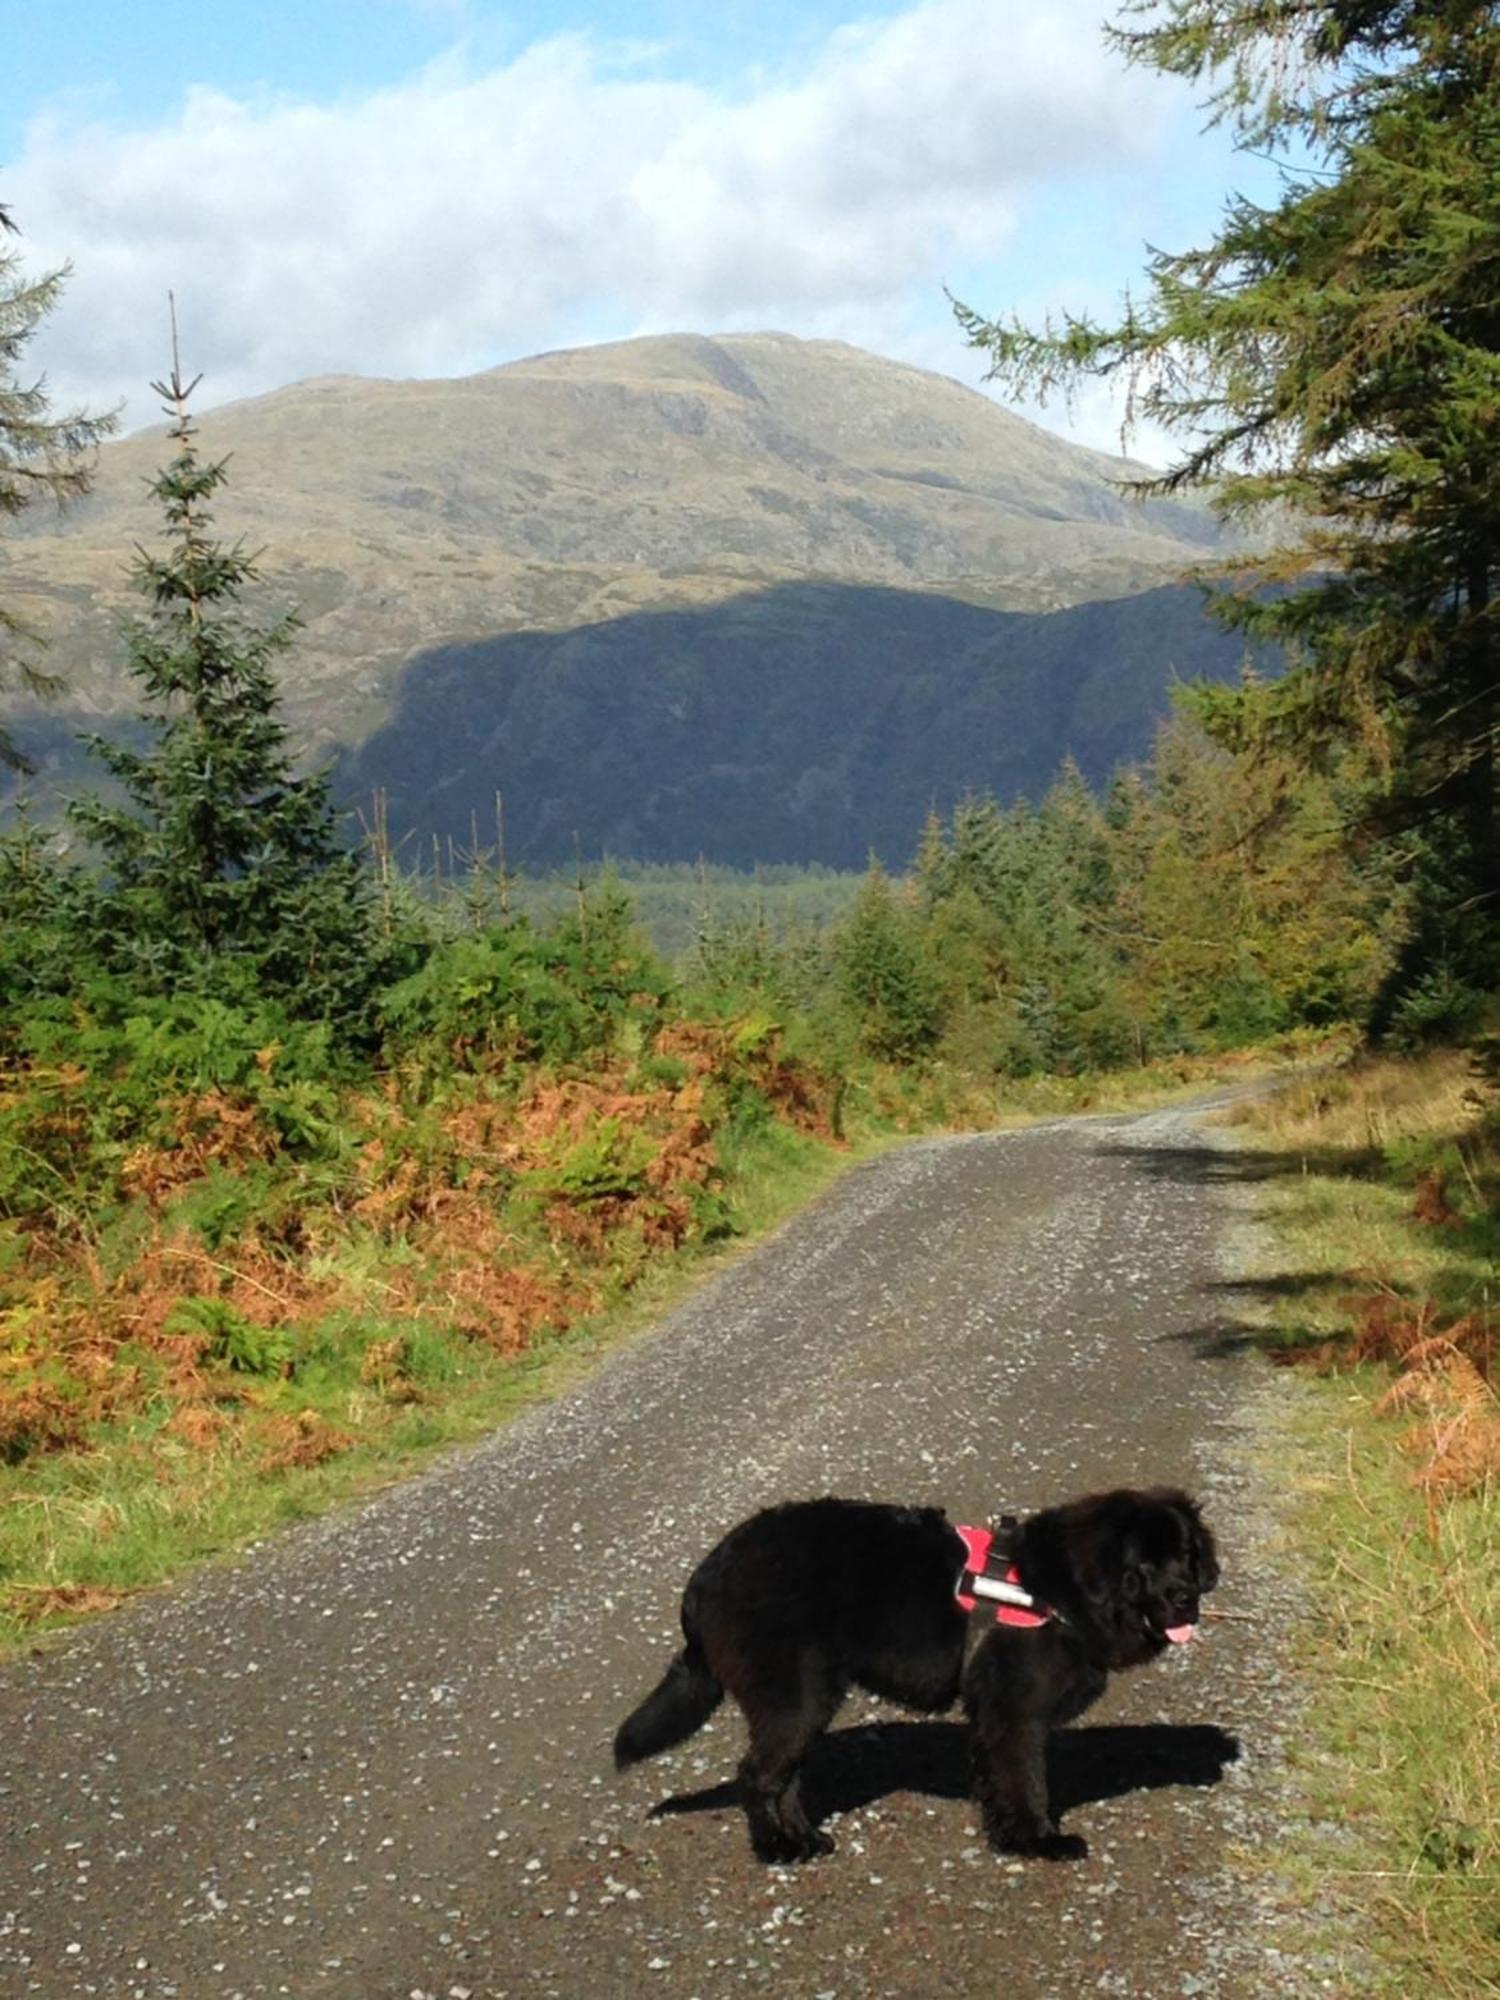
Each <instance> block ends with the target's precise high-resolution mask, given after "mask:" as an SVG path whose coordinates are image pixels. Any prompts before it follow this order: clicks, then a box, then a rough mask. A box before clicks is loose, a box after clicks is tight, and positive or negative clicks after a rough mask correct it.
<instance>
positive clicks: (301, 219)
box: [6, 0, 1181, 421]
mask: <svg viewBox="0 0 1500 2000" xmlns="http://www.w3.org/2000/svg"><path fill="white" fill-rule="evenodd" d="M1097 22H1098V8H1097V5H1096V0H1053V4H1052V5H1051V6H1049V7H1047V8H1046V9H1037V8H1032V7H1015V8H1009V9H1007V8H997V7H996V6H995V4H994V0H925V4H922V5H918V6H915V7H912V8H909V9H907V10H906V11H904V12H901V13H898V14H895V15H894V16H888V17H885V18H882V19H876V20H871V21H867V22H863V23H860V24H856V25H852V26H848V27H844V28H841V29H839V30H838V31H836V32H835V33H834V34H832V35H831V36H830V37H829V38H828V39H827V40H826V41H825V42H824V43H823V44H822V46H821V47H820V48H819V49H818V50H817V51H816V53H815V55H814V57H813V59H812V60H811V61H810V62H809V63H807V64H806V65H805V66H804V67H803V68H802V69H801V70H799V71H798V72H797V73H796V74H784V75H772V76H761V77H758V78H755V79H752V80H750V81H749V82H742V83H741V84H740V86H739V87H738V88H731V87H729V86H728V85H725V86H722V87H719V88H710V87H708V86H706V85H704V84H702V83H687V82H683V81H680V80H674V79H673V77H672V76H671V74H670V69H669V66H668V59H667V57H666V56H664V55H662V54H660V53H653V52H651V51H641V50H639V49H630V48H622V47H619V46H614V45H609V44H604V43H602V42H599V41H596V40H593V39H586V38H582V37H577V36H564V37H558V38H555V39H552V40H548V41H545V42H540V43H536V44H534V45H533V46H531V47H530V48H528V49H526V50H524V51H523V52H522V53H520V54H519V55H518V56H516V57H515V59H514V60H512V61H511V62H509V63H508V64H506V65H504V66H501V67H491V68H488V69H486V70H484V71H482V72H478V73H476V72H475V71H473V70H471V69H470V68H468V67H467V66H466V65H465V63H464V61H463V59H462V57H461V56H454V57H452V58H450V59H447V60H444V61H442V62H439V63H438V64H436V65H434V66H432V67H430V68H428V69H427V70H425V71H424V72H423V73H422V74H420V75H418V76H416V77H414V78H413V79H412V80H410V81H409V82H406V83H404V84H402V85H400V86H399V87H396V88H390V89H385V90H381V91H378V92H376V93H373V94H368V95H364V96H359V97H349V98H345V99H340V100H337V101H334V102H327V103H312V102H302V101H297V100H294V99H291V98H286V97H277V96H266V97H264V98H261V99H256V100H253V101H237V100H235V99H233V98H230V97H228V96H226V95H224V94H223V93H221V92H219V91H215V90H211V89H207V88H199V89H196V90H194V91H193V92H192V93H190V95H189V96H188V98H187V100H186V101H185V103H184V104H183V105H182V107H181V109H180V112H179V113H178V115H177V116H176V117H175V118H174V119H173V120H172V121H171V122H169V123H166V124H163V125H160V126H158V127H156V128H154V129H149V130H122V129H118V128H113V127H110V126H106V125H100V124H95V125H91V126H84V127H81V128H80V127H79V126H78V125H77V124H76V123H75V122H73V121H72V120H71V119H70V118H69V117H68V116H67V114H66V113H65V112H63V111H55V112H53V113H52V114H49V115H48V116H47V117H45V118H42V119H40V120H38V121H37V122H35V123H34V124H33V125H32V127H31V128H30V131H29V133H28V138H27V143H26V146H25V149H24V152H23V153H22V155H21V157H20V158H19V159H18V160H16V161H15V162H13V163H12V165H11V166H10V168H9V169H8V170H7V176H6V194H7V198H8V199H9V200H10V201H11V202H12V203H13V204H14V206H15V209H16V211H17V214H18V216H19V217H20V218H21V219H22V221H23V223H24V225H25V228H26V231H27V245H26V248H27V257H28V263H33V262H34V263H36V264H37V265H40V264H42V263H45V262H46V261H48V260H52V259H61V258H63V257H67V258H70V259H71V260H72V262H73V264H74V267H75V272H74V276H73V279H72V281H71V284H70V287H69V291H68V293H67V296H66V300H65V303H64V306H63V308H62V310H61V311H60V312H59V313H58V314H57V315H56V316H55V318H54V320H53V321H52V322H51V323H49V325H48V327H47V329H46V332H45V335H44V342H43V345H42V354H43V358H44V360H45V361H46V364H47V366H48V369H49V373H50V375H51V378H52V381H53V384H54V387H55V389H56V391H57V393H58V394H59V396H69V395H74V394H82V395H84V396H85V397H87V398H89V399H91V400H93V401H94V402H96V403H112V402H114V401H115V400H116V399H117V398H118V397H119V396H120V395H121V393H122V391H123V392H129V393H131V394H132V396H133V397H135V398H136V399H135V400H132V402H131V405H130V408H129V415H130V418H131V419H132V420H133V421H136V420H142V419H144V418H146V417H149V416H151V415H153V414H154V412H153V411H152V410H151V408H150V405H149V403H148V402H146V401H145V400H144V398H143V397H140V396H139V395H138V390H139V385H143V384H144V383H145V382H146V381H147V380H148V379H150V378H151V377H152V376H154V375H157V374H159V373H160V372H161V368H162V363H163V356H164V352H165V345H166V311H165V298H164V295H165V293H166V292H167V290H168V289H169V288H170V289H172V290H174V291H175V292H176V294H177V296H178V300H179V306H180V309H181V313H182V318H183V323H184V329H185V338H186V341H187V345H188V354H189V358H190V360H191V364H192V366H193V367H194V368H201V369H203V370H204V371H205V372H206V374H207V376H208V388H209V391H210V393H211V395H212V398H213V400H214V401H219V400H221V399H227V398H229V397H232V396H236V395H241V394H245V393H249V392H253V391H256V390H260V389H264V388H268V387H270V386H273V385H275V384H278V383H281V382H285V381H286V380H288V379H290V378H295V377H298V376H306V375H311V374H318V373H322V372H325V371H330V370H351V369H352V370H358V371H359V372H362V373H374V374H387V375H412V374H419V375H431V374H455V373H462V372H465V371H467V370H471V369H475V368H479V367H484V366H487V365H490V364H493V363H494V362H496V361H499V360H502V359H505V358H507V357H509V356H511V355H514V354H517V353H523V352H526V351H528V350H534V349H535V348H537V347H539V346H552V345H558V344H561V343H564V342H572V341H576V340H587V339H589V338H595V337H600V336H602V335H605V334H617V333H622V332H628V331H632V330H647V331H649V330H662V329H666V328H670V327H675V326H693V325H702V324H712V325H716V326H722V327H735V326H738V327H751V326H758V325H765V324H770V323H774V324H781V325H789V326H793V327H795V328H796V329H798V330H799V331H803V332H806V333H812V334H827V335H838V336H844V337H853V338H857V339H859V340H860V341H862V342H864V343H866V344H869V343H871V342H875V343H877V344H883V345H885V346H886V347H887V348H888V349H889V350H891V351H895V352H899V353H902V354H905V355H907V356H909V357H910V358H913V359H917V360H921V361H924V362H928V363H942V362H943V361H944V360H945V359H946V362H947V365H950V366H954V365H957V362H958V358H959V356H960V355H961V353H962V350H961V348H960V346H959V344H958V341H957V337H956V335H955V334H954V333H953V331H952V328H951V326H950V325H949V323H948V321H947V315H946V308H945V305H944V302H943V299H942V294H941V286H942V284H943V283H944V281H945V280H946V281H953V280H954V279H956V278H959V277H960V276H961V275H962V274H966V273H968V272H971V271H972V270H973V269H974V268H975V266H976V264H978V263H979V262H981V261H983V260H987V259H990V258H992V257H993V256H995V254H996V253H997V252H998V251H1000V250H1001V249H1002V247H1003V246H1004V244H1005V243H1006V241H1007V240H1008V239H1009V238H1010V236H1011V234H1012V232H1013V230H1014V229H1015V228H1016V226H1017V223H1018V220H1021V219H1023V218H1024V217H1025V216H1026V214H1027V213H1028V211H1029V207H1030V205H1032V204H1034V203H1035V202H1037V201H1038V200H1039V199H1040V198H1041V196H1042V193H1043V191H1044V190H1047V191H1055V189H1056V188H1057V186H1058V185H1059V184H1060V183H1061V184H1064V185H1065V184H1067V183H1068V182H1069V180H1070V179H1074V180H1077V179H1079V178H1080V177H1081V179H1082V181H1083V182H1084V183H1085V184H1086V183H1087V182H1088V181H1089V180H1090V179H1092V178H1093V177H1096V176H1097V177H1100V183H1101V185H1102V177H1104V176H1106V175H1108V174H1109V173H1110V172H1111V171H1112V170H1114V169H1119V168H1126V167H1134V168H1135V169H1137V170H1139V169H1140V168H1141V167H1142V166H1143V165H1144V164H1145V163H1146V162H1147V161H1148V160H1149V158H1150V157H1151V156H1152V155H1153V153H1154V151H1155V149H1156V148H1157V147H1158V146H1159V145H1160V144H1161V142H1162V138H1163V135H1164V133H1165V132H1166V130H1167V129H1168V127H1169V126H1170V125H1171V124H1172V122H1173V120H1174V118H1175V117H1176V115H1177V113H1178V112H1179V111H1180V109H1181V97H1180V94H1179V93H1177V92H1175V91H1173V90H1172V89H1171V88H1169V87H1168V86H1166V85H1164V84H1163V83H1162V82H1161V81H1160V80H1159V79H1156V78H1153V77H1150V76H1147V75H1144V74H1141V73H1139V72H1132V71H1125V70H1122V68H1121V66H1120V63H1119V60H1118V58H1117V57H1115V56H1113V55H1112V54H1110V53H1109V52H1108V51H1106V50H1105V49H1104V47H1103V46H1102V44H1101V41H1100V37H1099V32H1098V26H1097ZM1080 200H1081V202H1082V203H1083V205H1084V206H1085V207H1086V206H1087V202H1086V197H1085V196H1084V195H1082V194H1081V195H1080ZM981 302H982V303H984V304H986V305H989V304H992V303H997V304H998V303H1003V301H992V300H990V299H988V298H987V299H984V300H983V301H981ZM970 372H971V373H972V372H974V371H973V367H972V363H971V364H970Z"/></svg>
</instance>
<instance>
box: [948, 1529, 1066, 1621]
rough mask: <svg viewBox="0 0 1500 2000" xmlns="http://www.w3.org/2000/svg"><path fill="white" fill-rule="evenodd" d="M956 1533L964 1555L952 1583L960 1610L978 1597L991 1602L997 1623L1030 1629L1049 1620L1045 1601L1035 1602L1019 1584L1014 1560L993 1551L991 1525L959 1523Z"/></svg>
mask: <svg viewBox="0 0 1500 2000" xmlns="http://www.w3.org/2000/svg"><path fill="white" fill-rule="evenodd" d="M958 1533H959V1536H960V1538H961V1539H962V1541H963V1545H964V1552H965V1555H966V1558H967V1560H966V1561H965V1563H964V1566H963V1568H962V1569H961V1570H960V1571H959V1573H958V1582H957V1585H956V1586H955V1595H956V1596H957V1598H958V1602H959V1606H960V1608H961V1609H962V1610H964V1611H972V1610H973V1609H974V1607H975V1604H976V1602H977V1601H978V1599H980V1598H981V1597H982V1598H983V1599H984V1600H985V1602H986V1603H987V1604H993V1605H994V1607H995V1623H996V1624H997V1625H1015V1626H1020V1627H1024V1628H1026V1629H1028V1630H1034V1629H1035V1628H1036V1627H1037V1626H1038V1625H1049V1624H1050V1623H1051V1622H1052V1617H1053V1613H1052V1611H1051V1610H1050V1608H1049V1607H1048V1606H1047V1605H1045V1604H1041V1605H1039V1604H1038V1603H1037V1601H1036V1599H1035V1598H1034V1597H1032V1596H1031V1595H1030V1593H1029V1592H1028V1591H1027V1590H1025V1589H1024V1588H1023V1587H1022V1584H1021V1579H1020V1576H1019V1574H1018V1573H1017V1570H1016V1566H1015V1564H1014V1563H1012V1562H1007V1560H1006V1558H1005V1557H1004V1556H1003V1555H996V1554H995V1553H994V1541H995V1535H994V1530H993V1529H991V1528H962V1527H961V1528H959V1530H958Z"/></svg>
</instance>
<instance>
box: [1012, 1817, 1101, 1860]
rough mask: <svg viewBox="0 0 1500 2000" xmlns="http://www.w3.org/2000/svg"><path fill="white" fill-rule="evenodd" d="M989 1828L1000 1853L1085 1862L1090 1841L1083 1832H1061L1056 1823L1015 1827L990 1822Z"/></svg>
mask: <svg viewBox="0 0 1500 2000" xmlns="http://www.w3.org/2000/svg"><path fill="white" fill-rule="evenodd" d="M987 1831H988V1833H989V1837H990V1846H991V1847H993V1848H994V1850H995V1852H996V1853H997V1854H1009V1855H1022V1856H1024V1857H1027V1858H1030V1859H1033V1860H1037V1861H1082V1860H1084V1859H1085V1857H1086V1856H1087V1854H1088V1851H1089V1844H1088V1842H1087V1841H1086V1840H1085V1839H1083V1837H1082V1836H1081V1835H1080V1834H1076V1833H1059V1832H1058V1830H1057V1828H1056V1827H1055V1826H1035V1825H1031V1826H1016V1825H1014V1824H1012V1823H1009V1822H1006V1821H991V1823H990V1824H989V1826H988V1828H987Z"/></svg>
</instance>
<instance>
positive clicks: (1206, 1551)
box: [1187, 1501, 1219, 1594]
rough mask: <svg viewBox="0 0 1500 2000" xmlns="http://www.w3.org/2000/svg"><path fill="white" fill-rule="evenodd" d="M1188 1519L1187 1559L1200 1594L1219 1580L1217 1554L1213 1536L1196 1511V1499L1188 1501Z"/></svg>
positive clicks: (1210, 1588)
mask: <svg viewBox="0 0 1500 2000" xmlns="http://www.w3.org/2000/svg"><path fill="white" fill-rule="evenodd" d="M1187 1520H1188V1561H1189V1563H1190V1565H1191V1567H1192V1571H1193V1578H1194V1581H1195V1582H1196V1584H1197V1586H1198V1590H1199V1592H1200V1594H1202V1593H1206V1592H1207V1591H1210V1590H1212V1589H1213V1587H1214V1585H1215V1584H1216V1583H1217V1582H1218V1581H1219V1554H1218V1550H1217V1549H1216V1548H1215V1547H1214V1538H1213V1535H1212V1533H1211V1531H1210V1529H1209V1526H1208V1523H1207V1522H1206V1521H1205V1520H1204V1518H1203V1516H1202V1515H1201V1514H1200V1513H1199V1512H1198V1505H1197V1502H1196V1501H1189V1503H1188V1509H1187Z"/></svg>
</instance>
